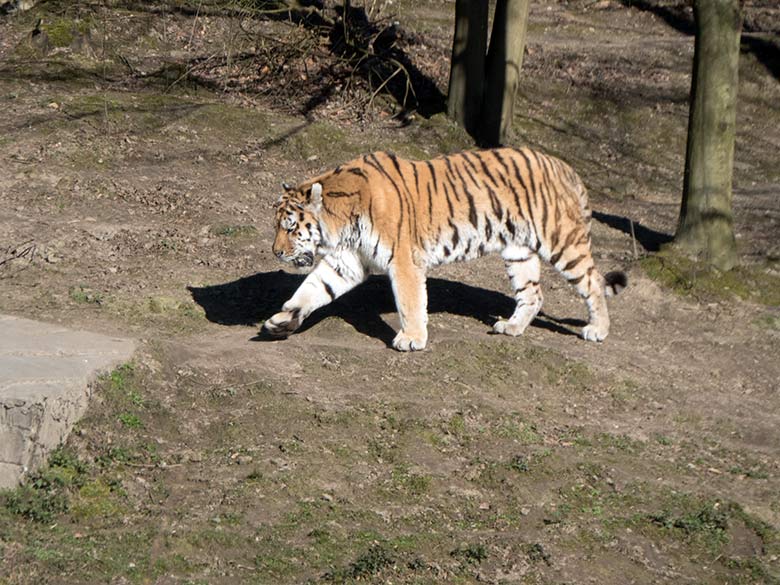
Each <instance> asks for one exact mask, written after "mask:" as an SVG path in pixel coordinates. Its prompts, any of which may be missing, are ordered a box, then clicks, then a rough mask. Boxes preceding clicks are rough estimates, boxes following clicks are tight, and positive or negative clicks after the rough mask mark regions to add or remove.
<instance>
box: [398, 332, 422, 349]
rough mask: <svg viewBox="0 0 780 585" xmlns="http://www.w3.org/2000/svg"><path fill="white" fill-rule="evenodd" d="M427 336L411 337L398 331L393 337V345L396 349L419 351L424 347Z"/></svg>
mask: <svg viewBox="0 0 780 585" xmlns="http://www.w3.org/2000/svg"><path fill="white" fill-rule="evenodd" d="M427 341H428V339H427V336H420V337H413V336H411V335H407V334H406V333H404V332H403V331H400V332H399V333H398V335H396V336H395V339H393V347H394V348H395V349H397V350H398V351H419V350H421V349H425V344H426V342H427Z"/></svg>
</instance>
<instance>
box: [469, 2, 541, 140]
mask: <svg viewBox="0 0 780 585" xmlns="http://www.w3.org/2000/svg"><path fill="white" fill-rule="evenodd" d="M528 5H529V0H498V1H497V3H496V13H495V16H494V18H493V32H492V34H491V35H490V50H489V51H488V55H487V67H486V81H485V88H484V98H483V101H482V122H483V123H482V127H481V133H480V138H481V141H482V142H483V143H484V144H485V145H488V146H497V145H499V144H502V143H503V142H504V141H505V140H506V137H507V133H508V132H509V128H511V126H512V117H513V113H514V104H515V96H516V95H517V86H518V82H519V79H520V68H521V67H522V65H523V51H524V50H525V36H526V29H527V28H528Z"/></svg>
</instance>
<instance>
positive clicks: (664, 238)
mask: <svg viewBox="0 0 780 585" xmlns="http://www.w3.org/2000/svg"><path fill="white" fill-rule="evenodd" d="M593 219H595V220H596V221H598V222H601V223H603V224H604V225H608V226H609V227H611V228H614V229H616V230H620V231H621V232H623V233H624V234H628V235H629V236H630V235H631V220H630V219H629V218H627V217H621V216H619V215H611V214H609V213H601V212H599V211H594V212H593ZM634 237H636V240H637V242H639V243H640V244H641V245H642V247H643V248H644V249H645V250H647V251H648V252H658V250H660V249H661V246H662V245H663V244H666V243H668V242H671V241H672V236H670V235H669V234H665V233H663V232H657V231H655V230H653V229H650V228H648V227H645V226H643V225H642V224H640V223H636V222H634Z"/></svg>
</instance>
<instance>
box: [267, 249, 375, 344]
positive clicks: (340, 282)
mask: <svg viewBox="0 0 780 585" xmlns="http://www.w3.org/2000/svg"><path fill="white" fill-rule="evenodd" d="M365 279H366V271H365V269H364V268H363V265H362V264H361V262H360V259H359V258H358V257H357V256H356V255H355V254H354V253H353V252H341V253H338V254H332V255H329V256H326V257H325V258H323V259H322V260H320V262H319V264H317V267H316V268H315V269H314V270H312V271H311V272H310V273H309V275H308V276H307V277H306V279H305V280H304V281H303V282H302V283H301V286H299V287H298V290H296V291H295V294H293V296H292V297H290V299H289V300H288V301H287V302H286V303H284V305H282V310H281V311H280V312H279V313H276V314H275V315H274V316H273V317H271V318H270V319H268V320H267V321H266V322H265V323H264V325H263V326H264V328H265V330H266V331H268V333H269V334H271V335H273V336H275V337H286V336H287V335H289V334H290V333H292V332H293V331H295V330H296V329H298V328H299V327H300V326H301V324H302V323H303V321H304V319H306V317H308V316H309V315H311V314H312V313H313V312H314V311H316V310H317V309H319V308H320V307H323V306H325V305H327V304H328V303H330V302H331V301H333V300H335V299H337V298H338V297H340V296H341V295H343V294H344V293H346V292H349V291H350V290H352V289H353V288H355V286H357V285H358V284H360V283H361V282H363V281H364V280H365Z"/></svg>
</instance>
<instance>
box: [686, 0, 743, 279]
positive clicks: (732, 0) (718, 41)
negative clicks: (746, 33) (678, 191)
mask: <svg viewBox="0 0 780 585" xmlns="http://www.w3.org/2000/svg"><path fill="white" fill-rule="evenodd" d="M694 13H695V17H696V45H695V50H694V58H693V59H694V64H693V81H692V84H691V101H690V113H689V119H688V146H687V152H686V157H685V180H684V186H683V200H682V207H681V209H680V222H679V225H678V228H677V234H676V235H675V244H677V245H678V246H679V247H680V248H681V249H682V250H683V251H684V252H686V253H688V254H691V255H695V256H700V257H702V259H704V260H705V261H706V262H707V263H709V264H711V265H712V266H714V267H716V268H718V269H719V270H730V269H731V268H733V267H734V266H735V265H736V262H737V252H736V242H735V240H734V227H733V215H732V211H731V200H732V193H731V180H732V174H733V163H734V135H735V132H736V104H737V78H738V66H739V40H740V39H739V37H740V32H741V28H742V14H741V10H740V4H739V0H696V2H695V5H694Z"/></svg>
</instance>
